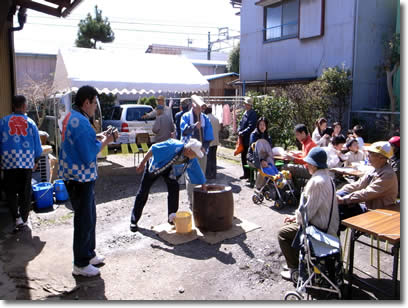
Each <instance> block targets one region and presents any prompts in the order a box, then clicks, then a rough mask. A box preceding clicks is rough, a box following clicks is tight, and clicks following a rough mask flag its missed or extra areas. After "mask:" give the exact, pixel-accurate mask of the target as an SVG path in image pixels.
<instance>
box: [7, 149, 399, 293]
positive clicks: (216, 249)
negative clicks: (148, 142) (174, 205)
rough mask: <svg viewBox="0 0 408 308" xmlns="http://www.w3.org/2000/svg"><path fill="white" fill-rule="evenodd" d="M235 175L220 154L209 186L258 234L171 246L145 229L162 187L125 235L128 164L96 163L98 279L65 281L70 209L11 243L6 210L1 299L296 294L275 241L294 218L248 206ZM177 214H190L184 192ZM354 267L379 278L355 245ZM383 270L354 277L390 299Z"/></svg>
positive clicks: (157, 209) (130, 195)
mask: <svg viewBox="0 0 408 308" xmlns="http://www.w3.org/2000/svg"><path fill="white" fill-rule="evenodd" d="M226 158H228V159H226ZM241 173H242V169H241V167H240V165H239V162H238V160H237V158H236V157H233V156H232V154H231V150H229V149H225V148H221V149H220V150H219V160H218V174H217V179H216V180H212V181H210V183H217V184H223V185H229V186H231V187H232V191H233V196H234V216H236V217H238V218H242V219H245V220H247V221H249V222H252V223H255V224H257V225H259V226H260V227H261V228H259V229H256V230H254V231H251V232H248V233H244V234H241V235H239V236H237V237H234V238H231V239H227V240H224V241H222V242H221V243H218V244H215V245H210V244H207V243H205V242H203V241H201V240H199V239H197V240H194V241H192V242H189V243H186V244H182V245H177V246H173V245H170V244H168V243H167V242H165V241H163V240H162V239H160V238H159V237H158V236H157V235H156V234H155V233H154V232H153V231H152V230H151V229H152V227H153V226H156V225H159V224H162V223H164V222H166V219H167V217H166V216H167V205H166V203H167V191H166V186H165V184H164V182H163V181H162V180H161V179H160V180H158V181H157V183H155V185H154V186H153V187H152V190H151V193H150V196H149V200H148V203H147V205H146V207H145V210H144V213H143V216H142V218H141V220H140V222H139V227H140V232H137V233H132V232H130V231H129V219H130V211H131V209H132V206H133V202H134V196H135V194H136V191H137V188H138V186H139V182H140V176H138V175H136V174H135V172H134V157H133V155H121V154H117V155H110V156H108V158H107V159H106V160H102V161H101V162H100V167H99V179H98V181H97V185H96V201H97V215H98V218H97V219H98V221H97V228H96V233H97V251H98V252H99V253H102V254H103V255H105V256H106V264H105V265H104V266H102V267H101V276H100V277H96V278H76V277H74V276H72V275H71V271H72V233H73V230H72V217H73V213H72V211H71V207H70V204H69V202H68V203H66V204H59V205H55V206H54V208H55V209H54V210H53V211H50V212H47V213H35V212H32V214H31V221H32V224H33V231H32V232H30V231H25V232H19V233H17V234H14V233H12V225H11V219H10V217H9V215H8V214H7V211H5V210H4V208H3V209H0V299H7V300H9V299H41V300H47V299H48V300H64V299H109V300H125V299H126V300H142V299H143V300H282V299H283V297H284V294H285V293H286V292H287V291H293V290H295V287H294V285H293V283H291V282H288V281H285V280H283V279H281V277H280V271H281V270H282V265H284V264H285V262H284V258H283V257H282V255H281V252H280V249H279V245H278V241H277V238H276V236H277V231H278V229H279V227H280V226H281V225H282V223H283V218H284V215H285V214H293V213H294V210H295V208H284V209H282V210H280V211H278V210H276V209H275V208H274V207H273V202H270V201H264V202H263V203H262V204H260V205H255V204H253V203H252V201H251V197H252V193H253V189H251V188H250V187H249V186H248V183H247V182H246V181H245V180H239V179H238V178H239V176H240V175H241ZM179 209H180V210H187V209H188V201H187V194H186V191H185V187H184V186H181V191H180V207H179ZM363 238H364V237H363ZM365 240H366V241H369V239H368V238H365ZM381 245H382V246H384V243H382V244H381ZM389 249H390V248H389ZM374 261H375V262H376V257H375V258H374ZM355 263H356V266H357V267H359V268H361V269H363V270H364V271H367V272H368V273H369V274H370V275H372V276H373V277H375V278H376V277H377V270H376V268H375V267H374V266H371V265H370V255H369V249H368V248H367V247H365V246H362V245H359V244H358V245H357V246H356V258H355ZM381 270H382V271H383V272H382V273H381V279H380V280H378V279H372V278H369V277H368V276H366V275H363V274H360V273H359V272H357V274H358V275H359V276H361V277H362V278H366V279H367V280H370V281H371V282H374V283H376V284H377V285H378V286H380V287H381V288H382V289H383V290H387V288H389V287H390V283H391V279H390V277H389V274H391V272H392V258H391V257H390V256H386V255H384V254H382V255H381ZM387 273H388V274H387ZM319 298H324V297H320V296H319ZM353 298H354V299H366V300H367V299H375V298H378V299H386V297H384V296H383V295H381V294H378V293H376V292H369V290H368V289H366V288H365V287H364V288H360V287H358V286H354V288H353Z"/></svg>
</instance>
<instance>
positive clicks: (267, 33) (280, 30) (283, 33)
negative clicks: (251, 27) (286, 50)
mask: <svg viewBox="0 0 408 308" xmlns="http://www.w3.org/2000/svg"><path fill="white" fill-rule="evenodd" d="M289 27H291V28H293V29H294V30H291V28H289ZM288 28H289V29H288ZM263 33H264V40H265V41H274V40H281V39H285V38H291V37H296V36H297V34H298V22H297V21H292V22H288V23H286V24H281V25H278V26H273V27H268V28H264V29H263Z"/></svg>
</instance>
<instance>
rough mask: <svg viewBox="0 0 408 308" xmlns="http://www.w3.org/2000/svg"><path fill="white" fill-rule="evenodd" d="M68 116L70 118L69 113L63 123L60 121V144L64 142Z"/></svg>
mask: <svg viewBox="0 0 408 308" xmlns="http://www.w3.org/2000/svg"><path fill="white" fill-rule="evenodd" d="M70 116H71V112H70V113H68V114H67V115H66V116H65V119H64V121H62V134H61V139H62V142H64V140H65V131H66V130H67V125H68V121H69V118H70Z"/></svg>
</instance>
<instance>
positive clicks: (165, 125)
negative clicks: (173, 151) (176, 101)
mask: <svg viewBox="0 0 408 308" xmlns="http://www.w3.org/2000/svg"><path fill="white" fill-rule="evenodd" d="M156 109H157V118H156V120H155V121H154V124H153V127H152V131H153V133H155V136H154V139H153V143H158V142H162V141H166V140H168V139H170V138H171V136H172V134H173V133H174V131H175V128H174V124H173V122H172V121H171V119H170V118H169V117H168V116H167V115H165V114H164V113H163V112H164V106H163V105H157V107H156Z"/></svg>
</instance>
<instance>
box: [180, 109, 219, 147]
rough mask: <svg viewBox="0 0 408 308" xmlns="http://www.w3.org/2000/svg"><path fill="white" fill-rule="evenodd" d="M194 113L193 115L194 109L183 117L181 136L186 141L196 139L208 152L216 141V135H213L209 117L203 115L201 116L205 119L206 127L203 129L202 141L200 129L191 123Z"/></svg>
mask: <svg viewBox="0 0 408 308" xmlns="http://www.w3.org/2000/svg"><path fill="white" fill-rule="evenodd" d="M192 113H193V109H191V110H190V111H188V112H186V113H184V114H183V115H182V117H181V122H180V131H181V136H182V137H183V138H185V140H186V141H187V140H188V139H190V138H196V139H197V140H199V141H200V142H201V143H202V145H203V147H204V149H205V150H206V151H207V150H208V148H209V146H210V142H211V141H212V140H213V139H214V133H213V129H212V125H211V121H210V119H209V118H208V117H207V115H205V114H203V113H201V115H202V116H203V118H204V123H205V125H203V126H204V127H203V126H202V127H201V128H202V132H203V140H200V137H199V136H200V134H199V131H198V129H196V128H195V126H194V123H191V122H192V121H191V114H192Z"/></svg>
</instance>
